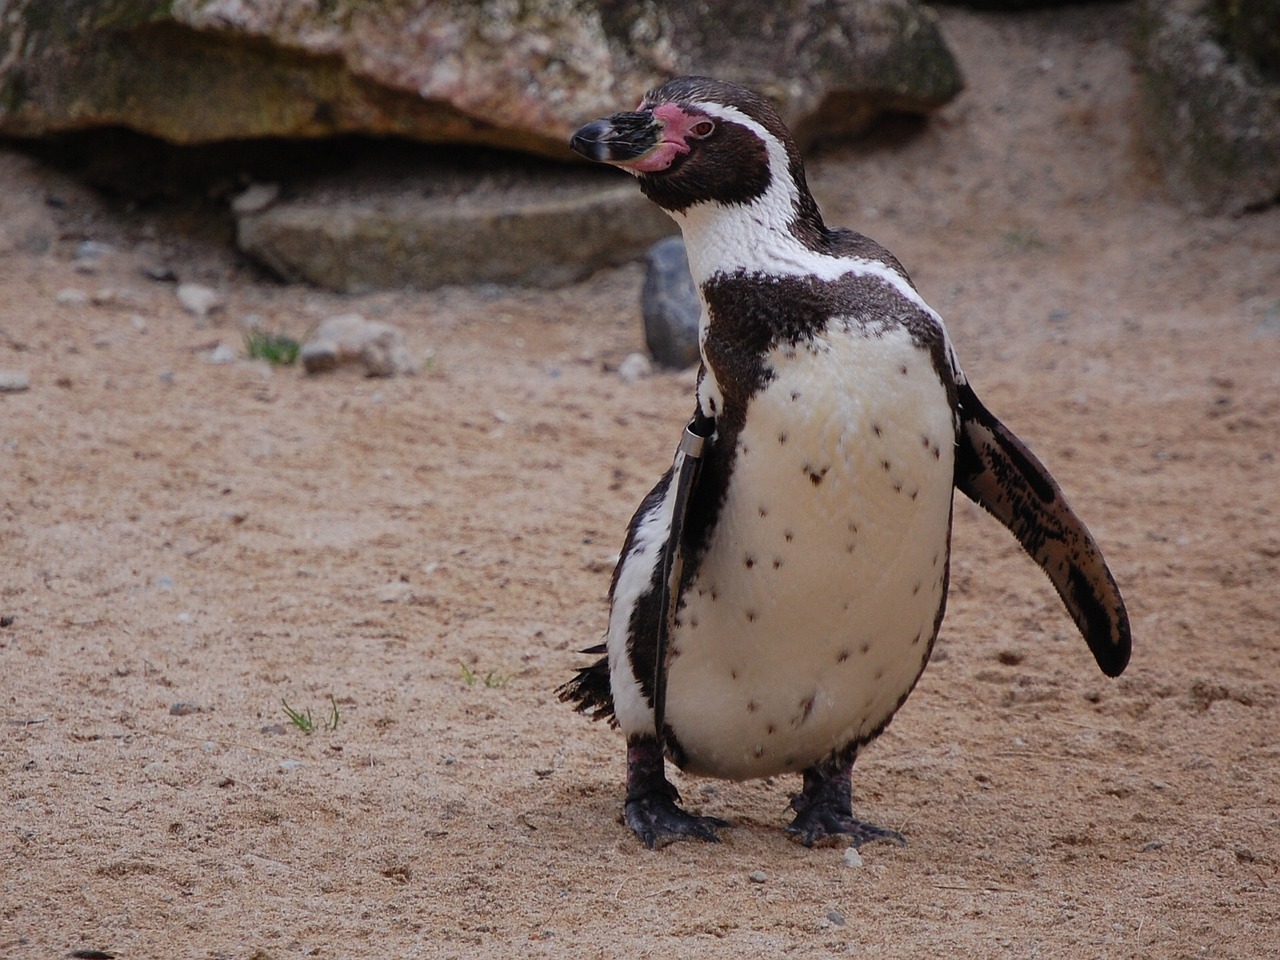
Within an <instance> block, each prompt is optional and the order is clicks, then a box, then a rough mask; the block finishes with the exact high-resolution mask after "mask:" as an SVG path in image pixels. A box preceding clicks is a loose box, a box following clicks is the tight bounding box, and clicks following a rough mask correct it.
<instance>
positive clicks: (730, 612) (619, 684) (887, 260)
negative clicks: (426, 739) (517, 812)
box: [560, 77, 1130, 848]
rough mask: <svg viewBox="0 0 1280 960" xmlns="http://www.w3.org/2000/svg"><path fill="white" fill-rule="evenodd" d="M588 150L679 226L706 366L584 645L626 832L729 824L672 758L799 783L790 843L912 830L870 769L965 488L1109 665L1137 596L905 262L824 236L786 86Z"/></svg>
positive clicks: (932, 622)
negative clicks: (791, 777)
mask: <svg viewBox="0 0 1280 960" xmlns="http://www.w3.org/2000/svg"><path fill="white" fill-rule="evenodd" d="M571 146H572V148H573V150H575V151H576V152H578V153H580V154H582V155H583V156H585V157H587V158H589V159H591V160H595V161H599V162H602V163H607V164H612V165H614V166H616V167H620V168H622V169H623V170H626V171H628V172H630V173H632V174H634V175H635V177H636V179H637V180H638V182H639V186H640V190H641V191H642V192H643V193H644V195H645V196H646V197H648V198H649V199H650V200H652V201H653V202H654V203H656V204H657V205H658V206H659V207H661V208H662V209H663V210H665V211H666V212H667V213H669V214H670V215H671V216H672V217H673V218H674V219H675V221H676V223H677V224H679V227H680V229H681V231H682V232H683V234H684V240H685V245H686V249H687V252H688V257H689V267H690V271H691V272H692V275H693V280H694V283H695V285H696V287H697V289H698V294H699V297H700V299H701V304H702V314H701V319H700V329H699V337H700V353H701V361H702V362H701V365H700V368H699V371H698V379H697V390H696V402H695V404H694V411H693V417H692V419H691V421H690V422H689V425H688V427H687V428H686V431H685V434H684V438H683V440H682V441H681V443H680V445H679V448H678V450H677V452H676V455H675V457H674V461H673V463H672V466H671V468H670V469H669V470H667V472H666V474H665V475H664V476H663V477H662V478H661V479H660V480H659V481H658V483H657V485H656V486H655V487H654V488H653V489H652V491H651V492H650V493H649V494H648V496H646V497H645V498H644V500H643V501H642V502H641V504H640V506H639V509H638V510H637V511H636V513H635V515H634V517H632V519H631V523H630V526H629V528H628V530H627V534H626V538H625V541H624V543H623V547H622V552H621V555H620V558H619V560H618V564H617V567H616V569H615V570H614V573H613V580H612V583H611V585H610V588H609V601H610V613H609V622H608V629H607V637H606V642H605V643H604V644H603V645H601V646H599V647H595V648H592V649H591V650H589V651H587V652H588V653H603V654H604V657H603V658H601V659H600V660H599V661H598V662H595V663H593V664H592V665H590V666H588V667H586V668H585V669H582V670H581V671H580V672H579V673H578V675H577V676H576V677H575V678H574V679H573V680H571V681H569V682H568V683H567V684H565V685H564V686H563V687H562V688H561V689H560V696H561V699H563V700H566V701H569V702H572V703H574V704H576V706H577V708H578V709H579V710H581V711H583V712H584V713H588V714H591V715H592V716H593V717H595V718H608V719H610V720H611V721H612V722H613V723H614V724H616V725H617V726H618V727H620V728H621V730H622V732H623V733H624V734H625V735H626V742H627V791H626V801H625V819H626V822H627V824H628V825H629V826H630V828H631V829H632V830H633V831H634V832H635V833H636V835H637V836H638V837H639V838H640V839H641V840H642V841H643V842H644V843H645V844H647V845H648V846H649V847H651V848H652V847H655V846H660V845H662V844H665V843H667V842H669V841H671V840H675V839H680V838H697V839H701V840H710V841H714V840H718V839H719V830H720V829H721V828H723V827H726V826H728V824H727V823H725V822H724V821H723V820H720V819H718V818H715V817H709V816H699V815H696V814H694V813H690V812H688V811H687V810H685V809H683V808H682V807H681V806H680V805H679V804H680V798H679V796H678V794H677V792H676V789H675V787H674V786H673V785H672V784H671V783H670V781H669V780H668V779H667V777H666V772H665V762H666V761H667V760H670V761H671V762H673V763H674V764H675V765H676V766H678V767H679V768H681V769H683V770H685V771H688V772H690V773H693V774H698V775H703V776H709V777H720V778H724V779H729V780H746V779H750V778H756V777H772V776H777V775H780V774H788V773H798V774H800V775H801V776H802V778H803V780H802V784H801V789H800V792H799V793H798V794H796V795H795V797H794V799H793V800H792V803H791V806H792V808H793V809H794V811H795V818H794V820H793V821H792V822H791V823H790V824H789V825H788V826H787V828H786V829H787V831H788V832H789V833H790V834H791V835H792V836H793V837H794V838H795V839H797V840H799V841H800V842H801V843H803V844H805V845H806V846H812V845H813V844H815V843H819V842H822V841H833V840H836V839H838V838H841V837H847V838H849V839H850V840H851V841H852V843H853V844H854V845H859V844H862V843H864V842H867V841H870V840H877V839H887V840H893V841H897V842H905V840H903V838H902V836H901V835H900V834H899V833H897V832H896V831H893V830H889V829H886V828H884V827H879V826H876V825H874V824H871V823H867V822H864V821H862V820H859V819H857V818H856V817H855V816H854V815H853V812H852V806H851V798H850V785H851V772H852V767H853V763H854V760H855V759H856V757H857V756H858V752H859V751H860V750H861V749H862V748H863V746H865V745H866V744H867V743H869V742H871V741H872V740H873V739H875V737H876V736H878V735H879V734H880V733H881V732H882V731H883V730H884V729H885V727H886V726H887V725H888V723H889V721H890V720H891V719H892V717H893V715H894V713H895V712H896V711H897V710H898V708H899V707H901V706H902V704H903V702H904V701H905V700H906V699H907V696H908V695H909V694H910V692H911V690H912V688H913V687H914V686H915V684H916V681H917V680H918V679H919V677H920V674H921V671H923V670H924V667H925V664H926V663H928V661H929V655H930V653H931V651H932V649H933V645H934V641H935V639H936V638H937V636H938V629H939V626H940V625H941V623H942V616H943V611H944V609H945V607H946V599H947V578H948V562H949V555H950V544H951V520H952V488H953V487H954V488H958V489H959V490H960V491H961V492H963V493H964V494H965V495H966V496H968V497H970V498H971V499H972V500H974V501H976V502H977V503H978V504H980V505H981V506H982V507H984V508H985V509H986V510H988V511H990V512H991V513H992V514H993V515H994V516H995V517H996V518H997V519H999V520H1000V521H1001V522H1002V523H1003V524H1004V525H1005V526H1006V527H1008V528H1009V530H1010V531H1012V533H1013V535H1014V536H1015V537H1016V538H1017V539H1018V541H1019V543H1021V545H1022V546H1023V548H1024V549H1025V550H1026V552H1027V553H1028V554H1029V555H1030V556H1031V557H1032V559H1034V560H1035V561H1036V563H1038V564H1039V565H1040V566H1041V568H1042V569H1043V570H1044V571H1045V573H1046V574H1048V576H1049V579H1050V580H1051V581H1052V583H1053V585H1054V586H1055V587H1056V588H1057V591H1058V594H1059V595H1060V596H1061V598H1062V601H1063V603H1064V604H1065V606H1066V608H1067V611H1068V612H1069V613H1070V615H1071V617H1072V619H1073V620H1074V621H1075V623H1076V626H1077V627H1078V628H1079V630H1080V632H1081V633H1082V634H1083V636H1084V639H1085V640H1086V641H1087V643H1088V645H1089V648H1090V650H1091V651H1092V652H1093V655H1094V657H1095V659H1096V660H1097V662H1098V665H1099V666H1100V667H1101V668H1102V671H1103V672H1104V673H1105V674H1107V675H1108V676H1112V677H1114V676H1117V675H1119V674H1120V673H1121V672H1122V671H1123V670H1124V668H1125V666H1126V664H1127V663H1128V660H1129V650H1130V631H1129V623H1128V618H1127V615H1126V613H1125V607H1124V601H1123V600H1122V598H1121V596H1120V591H1119V589H1118V588H1117V586H1116V582H1115V580H1114V579H1113V578H1112V575H1111V572H1110V571H1109V570H1108V568H1107V565H1106V562H1105V561H1104V560H1103V557H1102V554H1101V552H1100V551H1099V549H1098V546H1097V544H1096V543H1095V541H1094V539H1093V537H1092V536H1091V535H1090V534H1089V531H1088V530H1087V529H1086V528H1085V525H1084V524H1083V523H1082V522H1081V520H1080V519H1079V518H1078V517H1077V516H1076V514H1075V513H1074V512H1073V511H1072V509H1071V508H1070V507H1069V506H1068V504H1067V501H1066V499H1065V498H1064V497H1063V494H1062V491H1061V490H1060V489H1059V487H1058V484H1057V483H1056V482H1055V481H1054V479H1053V478H1052V477H1051V476H1050V474H1049V472H1048V471H1047V470H1046V469H1045V468H1044V466H1042V465H1041V463H1040V461H1039V460H1037V459H1036V457H1035V456H1034V455H1033V454H1032V453H1031V452H1030V451H1029V450H1028V449H1027V447H1026V446H1025V445H1024V444H1023V443H1022V442H1021V441H1020V440H1019V439H1018V438H1017V437H1015V436H1014V435H1013V434H1012V433H1011V432H1010V431H1009V430H1008V429H1007V428H1006V427H1005V426H1004V425H1003V424H1002V423H1001V422H1000V421H999V420H997V419H996V418H995V417H994V416H993V415H992V414H991V413H990V412H988V411H987V409H986V408H985V407H984V406H983V405H982V404H981V403H980V402H979V400H978V397H977V396H976V395H975V394H974V391H973V389H972V387H970V385H969V383H968V380H967V379H966V378H965V375H964V373H963V372H962V371H961V369H960V365H959V363H958V361H957V359H956V354H955V351H954V349H953V348H952V345H951V342H950V341H949V339H948V337H947V333H946V330H945V328H944V327H943V324H942V320H941V318H940V317H939V316H938V314H937V313H935V312H934V310H933V309H932V308H930V307H929V305H928V304H927V303H925V301H924V299H923V298H922V297H921V296H920V294H919V293H918V292H917V290H916V288H915V285H914V284H913V283H912V282H911V280H910V279H909V278H908V276H907V274H906V272H905V271H904V270H903V268H902V265H901V264H900V263H899V262H898V261H897V259H895V258H894V257H893V255H892V254H890V253H889V252H888V251H887V250H886V249H885V248H884V247H882V246H880V245H879V244H878V243H876V242H875V241H873V240H871V239H869V238H867V237H865V236H863V235H861V234H858V233H855V232H853V231H851V230H847V229H838V228H832V227H828V226H827V225H826V224H825V223H824V222H823V219H822V215H821V213H820V212H819V210H818V205H817V203H816V202H815V201H814V199H813V196H812V195H811V194H810V192H809V188H808V186H807V185H806V182H805V173H804V166H803V164H802V162H801V158H800V153H799V150H798V149H797V147H796V144H795V142H794V140H793V139H792V137H791V135H790V134H789V132H788V131H787V129H786V127H785V125H784V124H783V122H782V121H781V119H780V118H779V117H778V114H777V113H776V112H775V111H774V109H773V108H772V107H771V106H770V104H769V103H768V102H767V101H766V100H765V99H764V98H762V97H761V96H758V95H757V94H755V93H753V92H751V91H750V90H747V89H745V88H743V87H741V86H738V85H736V84H732V83H727V82H723V81H717V80H713V79H710V78H707V77H680V78H677V79H674V80H672V81H670V82H668V83H665V84H663V85H662V86H660V87H658V88H657V89H655V90H653V91H651V92H650V93H648V94H647V95H646V96H645V97H644V99H643V100H642V101H641V103H640V104H639V106H638V107H637V108H636V109H635V110H633V111H626V112H622V113H617V114H614V115H613V116H610V117H605V118H603V119H600V120H595V121H593V122H591V123H588V124H587V125H585V126H583V127H582V128H581V129H579V130H578V131H577V132H576V133H575V134H574V135H573V138H572V141H571Z"/></svg>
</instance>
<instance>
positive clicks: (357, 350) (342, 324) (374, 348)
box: [298, 313, 418, 377]
mask: <svg viewBox="0 0 1280 960" xmlns="http://www.w3.org/2000/svg"><path fill="white" fill-rule="evenodd" d="M298 356H299V358H300V359H301V360H302V366H303V369H305V370H306V371H307V373H324V372H326V371H329V370H335V369H337V368H338V367H340V366H359V367H361V368H363V370H364V372H365V374H366V375H367V376H371V377H390V376H396V375H412V374H415V373H417V372H418V366H417V363H415V361H414V359H413V356H412V354H410V353H409V347H408V345H407V344H406V343H405V339H404V333H403V332H402V331H401V330H399V329H398V328H396V327H393V326H391V325H390V324H387V323H378V322H376V321H369V320H366V319H365V318H364V317H362V316H361V315H360V314H358V313H344V314H342V315H340V316H336V317H330V318H329V319H328V320H326V321H324V323H322V324H320V326H319V327H317V328H316V331H315V333H314V334H312V336H311V339H310V340H309V341H308V342H306V343H304V344H303V345H302V349H301V350H300V351H299V353H298Z"/></svg>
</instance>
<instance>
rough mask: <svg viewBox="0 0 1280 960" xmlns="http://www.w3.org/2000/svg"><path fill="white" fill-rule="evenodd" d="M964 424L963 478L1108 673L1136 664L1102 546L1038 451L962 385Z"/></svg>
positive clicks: (958, 481) (959, 472)
mask: <svg viewBox="0 0 1280 960" xmlns="http://www.w3.org/2000/svg"><path fill="white" fill-rule="evenodd" d="M957 392H958V397H957V399H958V401H959V406H960V429H959V435H958V437H957V443H958V447H957V450H956V475H955V485H956V487H957V489H959V490H961V491H962V492H963V493H964V494H965V496H967V497H969V499H971V500H973V501H974V502H975V503H977V504H978V505H979V506H981V507H983V508H984V509H985V510H987V511H988V512H989V513H990V514H991V515H992V516H994V517H995V518H996V519H997V520H999V521H1000V522H1001V523H1003V524H1004V525H1005V526H1006V527H1008V528H1009V530H1010V531H1011V532H1012V533H1013V535H1014V536H1015V537H1017V538H1018V542H1019V543H1020V544H1022V548H1023V549H1024V550H1026V552H1027V553H1028V554H1029V555H1030V556H1031V558H1032V559H1033V560H1035V562H1036V563H1038V564H1039V565H1040V568H1041V569H1042V570H1044V572H1045V573H1046V574H1048V576H1049V579H1050V580H1051V581H1052V582H1053V585H1054V587H1055V588H1056V589H1057V591H1058V596H1060V597H1061V598H1062V602H1063V604H1064V605H1065V606H1066V608H1067V612H1068V613H1070V614H1071V619H1073V620H1074V621H1075V623H1076V626H1077V627H1078V628H1079V629H1080V633H1081V634H1082V635H1083V636H1084V639H1085V642H1086V643H1088V644H1089V649H1090V650H1091V651H1092V652H1093V656H1094V659H1095V660H1097V661H1098V666H1099V667H1101V668H1102V672H1103V673H1105V674H1106V675H1107V676H1109V677H1118V676H1119V675H1120V674H1121V673H1123V672H1124V668H1125V667H1126V666H1127V665H1128V663H1129V652H1130V647H1131V645H1132V641H1131V637H1130V631H1129V617H1128V614H1127V613H1126V612H1125V606H1124V599H1123V598H1122V597H1121V596H1120V588H1119V587H1117V586H1116V582H1115V579H1114V578H1113V577H1112V576H1111V571H1110V570H1109V569H1108V568H1107V562H1106V560H1104V559H1103V557H1102V551H1101V550H1099V549H1098V544H1097V543H1096V542H1095V541H1094V539H1093V537H1092V535H1091V534H1090V533H1089V531H1088V529H1087V528H1086V527H1085V525H1084V523H1083V521H1081V520H1080V518H1079V517H1078V516H1076V514H1075V513H1074V512H1073V511H1072V509H1071V507H1070V505H1069V504H1068V503H1067V500H1066V497H1064V496H1063V494H1062V490H1061V489H1060V488H1059V487H1058V484H1057V482H1056V481H1055V480H1054V479H1053V477H1052V476H1051V475H1050V474H1049V471H1048V470H1046V469H1045V467H1044V465H1043V464H1041V463H1040V461H1039V460H1037V459H1036V457H1035V456H1034V454H1032V453H1031V451H1030V450H1028V449H1027V448H1026V446H1025V445H1024V444H1023V443H1022V441H1021V440H1019V439H1018V438H1017V437H1015V436H1014V435H1013V433H1012V432H1010V430H1009V429H1008V428H1007V427H1006V426H1005V425H1004V424H1002V423H1001V422H1000V421H999V420H997V419H996V418H995V417H994V416H992V414H991V413H990V412H989V411H988V410H987V408H986V407H984V406H983V405H982V403H981V401H979V400H978V397H977V395H976V394H975V393H974V392H973V389H972V388H971V387H970V386H969V385H968V384H967V383H961V384H959V385H958V389H957Z"/></svg>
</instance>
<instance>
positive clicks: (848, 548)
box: [844, 540, 854, 553]
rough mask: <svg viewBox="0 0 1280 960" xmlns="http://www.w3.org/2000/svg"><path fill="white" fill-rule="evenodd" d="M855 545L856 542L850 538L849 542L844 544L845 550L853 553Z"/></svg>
mask: <svg viewBox="0 0 1280 960" xmlns="http://www.w3.org/2000/svg"><path fill="white" fill-rule="evenodd" d="M853 547H854V543H853V541H852V540H850V541H849V542H848V543H846V544H845V545H844V552H845V553H853Z"/></svg>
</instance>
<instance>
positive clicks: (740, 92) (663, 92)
mask: <svg viewBox="0 0 1280 960" xmlns="http://www.w3.org/2000/svg"><path fill="white" fill-rule="evenodd" d="M570 147H571V148H572V149H573V150H574V151H575V152H577V153H579V154H581V155H582V156H584V157H586V158H588V159H589V160H595V161H597V162H600V163H608V164H611V165H613V166H616V167H620V168H622V169H623V170H626V171H628V172H629V173H632V174H634V175H635V177H636V178H637V180H638V181H639V183H640V189H641V191H642V192H643V193H644V194H645V196H647V197H648V198H649V199H650V200H652V201H654V202H655V203H656V204H658V206H660V207H662V208H663V209H664V210H667V211H668V212H670V213H673V214H678V213H683V212H685V211H686V210H689V209H690V208H691V207H695V206H697V205H700V204H720V205H723V206H736V205H746V204H751V203H756V202H759V201H761V200H763V199H764V198H765V197H766V195H767V194H770V193H778V192H782V193H785V194H787V195H788V199H789V200H790V201H791V204H790V205H793V206H795V205H798V204H803V205H804V206H808V205H811V204H812V199H811V198H810V197H809V190H808V186H807V185H806V183H805V177H804V165H803V163H802V161H801V159H800V151H799V149H798V148H797V147H796V144H795V141H794V140H793V139H792V136H791V133H790V132H789V131H788V130H787V127H786V125H785V124H784V123H783V122H782V119H781V118H780V117H779V116H778V114H777V111H775V110H774V108H773V106H772V105H771V104H770V103H769V101H768V100H766V99H765V98H764V97H762V96H760V95H759V94H757V93H754V92H752V91H751V90H748V89H747V88H745V87H741V86H739V85H738V84H736V83H729V82H727V81H724V80H714V79H711V78H710V77H677V78H676V79H674V80H670V81H668V82H667V83H664V84H663V85H662V86H660V87H657V88H655V89H654V90H651V91H650V92H649V93H647V94H646V95H645V97H644V99H643V100H641V101H640V104H639V106H638V107H637V108H636V109H635V110H629V111H625V112H622V113H615V114H613V115H612V116H609V117H603V118H601V119H599V120H593V121H592V122H590V123H588V124H586V125H585V126H583V127H581V128H580V129H579V130H578V131H577V132H576V133H575V134H574V135H573V137H572V139H571V140H570ZM805 199H807V201H808V202H807V203H804V200H805Z"/></svg>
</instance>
